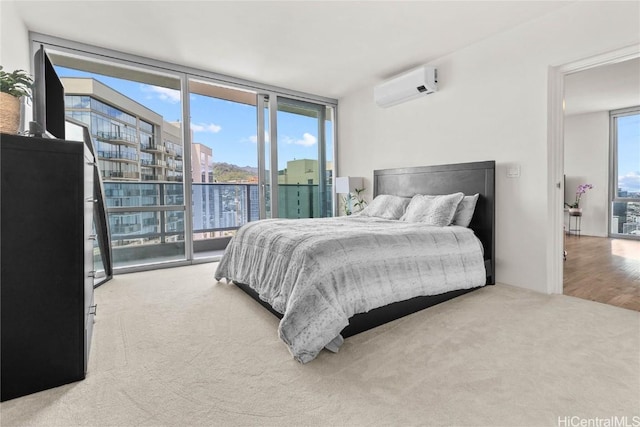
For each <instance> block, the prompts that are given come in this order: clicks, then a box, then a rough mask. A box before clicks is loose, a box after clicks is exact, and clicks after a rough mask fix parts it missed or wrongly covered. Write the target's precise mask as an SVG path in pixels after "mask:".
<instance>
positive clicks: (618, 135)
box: [610, 107, 640, 239]
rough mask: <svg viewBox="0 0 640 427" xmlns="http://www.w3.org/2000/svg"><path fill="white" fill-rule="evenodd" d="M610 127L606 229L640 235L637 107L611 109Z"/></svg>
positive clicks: (620, 234)
mask: <svg viewBox="0 0 640 427" xmlns="http://www.w3.org/2000/svg"><path fill="white" fill-rule="evenodd" d="M610 129H611V154H612V156H611V157H612V173H611V174H610V177H611V196H612V197H611V216H610V233H611V235H612V236H614V237H629V238H635V239H640V107H635V108H627V109H624V110H616V111H612V112H611V126H610Z"/></svg>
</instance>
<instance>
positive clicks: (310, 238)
mask: <svg viewBox="0 0 640 427" xmlns="http://www.w3.org/2000/svg"><path fill="white" fill-rule="evenodd" d="M494 181H495V162H494V161H486V162H473V163H461V164H450V165H439V166H425V167H412V168H401V169H385V170H376V171H374V175H373V193H374V197H376V198H377V196H379V195H385V196H382V197H395V196H398V197H397V198H406V199H408V200H413V199H411V197H412V196H414V195H421V194H428V195H452V194H453V193H459V192H461V193H464V194H465V195H475V194H478V196H477V202H476V205H475V210H474V211H473V217H472V219H471V221H470V223H469V224H468V227H462V226H457V225H456V226H448V227H425V226H422V225H420V224H417V225H416V224H410V223H408V222H406V221H393V220H389V219H386V218H378V217H367V216H365V215H361V216H359V215H355V216H352V217H347V218H345V217H341V218H319V219H302V220H282V219H271V220H263V221H256V222H252V223H249V224H246V225H245V226H243V227H242V228H241V229H240V230H238V233H237V234H236V236H235V237H234V238H233V239H232V241H231V242H230V244H229V246H228V247H227V250H226V251H225V254H224V256H223V258H222V260H221V262H220V264H219V265H218V269H217V270H216V273H215V277H216V279H218V280H221V279H222V278H225V279H227V280H230V281H232V282H233V283H235V285H237V286H238V287H239V288H240V289H242V290H243V291H244V292H246V293H247V294H249V295H250V296H251V297H252V298H253V299H255V300H256V301H258V302H259V303H260V304H262V305H263V306H264V307H266V308H267V309H268V310H270V311H271V312H272V313H273V314H274V315H276V316H278V317H279V318H280V319H281V321H280V325H279V328H278V333H279V336H280V338H281V339H282V340H283V341H284V342H285V344H287V346H288V348H289V351H290V352H291V354H292V355H293V356H294V358H295V359H296V360H298V361H299V362H302V363H307V362H309V361H311V360H313V359H314V358H315V357H316V356H317V354H318V353H319V352H320V351H321V350H322V349H323V348H326V349H329V350H332V351H337V350H338V348H339V347H340V345H341V344H342V342H343V339H344V338H347V337H349V336H352V335H355V334H357V333H360V332H363V331H366V330H368V329H371V328H373V327H376V326H379V325H381V324H384V323H387V322H389V321H392V320H395V319H398V318H400V317H403V316H406V315H408V314H411V313H414V312H416V311H419V310H422V309H424V308H427V307H430V306H432V305H435V304H438V303H441V302H444V301H447V300H449V299H452V298H455V297H457V296H460V295H463V294H465V293H467V292H470V291H473V290H475V289H478V288H479V287H482V286H484V285H487V284H488V285H491V284H494V282H495V280H494V275H495V274H494V272H495V262H494V260H495V256H494V254H495V248H494V223H495V219H494V191H495V190H494V188H495V184H494ZM382 197H381V198H382ZM444 197H445V196H443V198H444ZM446 197H450V196H446ZM460 197H461V196H460ZM416 198H417V197H416ZM374 202H375V199H374ZM407 212H408V210H407ZM432 248H437V251H436V250H435V249H433V250H432Z"/></svg>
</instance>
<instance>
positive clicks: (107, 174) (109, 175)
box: [102, 170, 140, 181]
mask: <svg viewBox="0 0 640 427" xmlns="http://www.w3.org/2000/svg"><path fill="white" fill-rule="evenodd" d="M102 179H104V180H111V179H113V180H118V181H138V180H139V179H140V173H139V172H122V171H112V170H103V171H102Z"/></svg>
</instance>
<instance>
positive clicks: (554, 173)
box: [548, 45, 640, 294]
mask: <svg viewBox="0 0 640 427" xmlns="http://www.w3.org/2000/svg"><path fill="white" fill-rule="evenodd" d="M638 48H639V46H637V45H634V46H630V47H627V48H623V49H620V50H617V51H614V52H610V53H607V54H604V55H599V56H597V57H592V58H588V59H585V60H582V61H578V62H574V63H571V64H566V65H563V66H560V67H551V68H550V70H549V110H548V111H549V157H548V166H549V184H550V186H549V188H550V190H549V193H548V194H549V199H548V202H549V218H550V220H551V222H552V226H551V227H550V228H549V235H548V242H549V251H548V255H549V258H548V266H549V269H548V274H549V275H548V278H549V280H548V292H549V293H559V294H561V293H563V274H564V261H563V257H562V255H563V250H564V248H565V242H564V239H565V235H564V228H565V225H566V216H565V215H567V214H566V213H565V212H564V210H563V207H564V206H565V202H567V197H568V196H567V194H569V193H571V194H569V195H572V193H573V192H575V190H576V189H574V188H571V187H572V186H573V184H574V183H571V184H569V183H568V184H567V188H566V189H565V185H564V183H565V160H566V159H565V144H564V131H565V117H564V108H563V107H564V101H565V99H564V96H565V83H566V79H565V78H566V77H568V76H571V75H574V74H576V73H579V72H582V71H586V70H594V69H596V68H597V67H602V66H607V65H611V64H617V63H621V62H624V61H628V60H631V59H636V58H638V57H639V56H640V54H639V49H638ZM605 140H606V141H607V142H608V138H606V139H605ZM605 153H606V154H608V151H605ZM605 158H608V155H605ZM576 179H578V180H579V179H580V177H579V176H578V177H576ZM585 183H586V182H585ZM601 190H603V191H604V193H603V194H604V195H605V198H604V200H605V204H606V205H605V207H604V209H603V210H604V211H605V213H604V214H603V215H602V212H600V214H601V215H600V217H601V220H602V221H601V222H600V224H599V226H600V227H601V228H602V229H603V230H604V232H602V233H603V234H604V235H605V236H608V231H607V227H608V226H607V225H606V224H607V219H608V213H607V212H608V209H607V205H609V203H608V201H607V200H608V199H607V197H608V194H609V193H608V190H609V188H608V184H607V183H605V184H604V185H603V188H601ZM587 197H588V196H587ZM603 238H604V237H603ZM585 240H586V239H585ZM569 256H570V254H569Z"/></svg>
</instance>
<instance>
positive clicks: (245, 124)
mask: <svg viewBox="0 0 640 427" xmlns="http://www.w3.org/2000/svg"><path fill="white" fill-rule="evenodd" d="M55 68H56V72H57V73H58V76H59V77H93V78H95V79H96V80H99V81H100V82H102V83H103V84H105V85H107V86H109V87H111V88H112V89H114V90H116V91H118V92H120V93H122V94H123V95H125V96H127V97H129V98H131V99H133V100H134V101H136V102H138V103H139V104H142V105H144V106H145V107H147V108H149V109H150V110H152V111H155V112H156V113H158V114H160V115H162V116H163V118H164V119H165V120H166V121H168V122H174V121H182V120H181V119H182V108H181V99H180V91H178V90H174V89H169V88H164V87H158V86H153V85H148V84H143V83H138V82H133V81H129V80H122V79H117V78H113V77H108V76H103V75H99V74H93V73H87V72H84V71H78V70H74V69H69V68H64V67H55ZM189 102H190V106H191V124H190V125H191V129H192V131H193V142H197V143H201V144H204V145H206V146H208V147H210V148H211V149H212V150H213V161H214V162H226V163H231V164H235V165H238V166H252V167H257V166H258V146H257V117H256V107H255V106H253V105H246V104H241V103H236V102H231V101H227V100H222V99H216V98H212V97H207V96H203V95H198V94H191V95H190V100H189ZM277 121H278V169H284V168H285V167H286V164H287V161H288V160H293V159H317V158H318V141H317V137H318V135H317V133H318V125H317V120H316V119H314V118H311V117H306V116H301V115H294V114H291V113H287V112H282V111H279V112H278V114H277ZM331 132H332V130H331V128H329V129H328V130H327V138H328V142H329V144H328V151H327V160H328V161H330V160H333V152H332V151H333V147H332V145H333V144H332V141H331V139H329V138H330V137H331Z"/></svg>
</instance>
